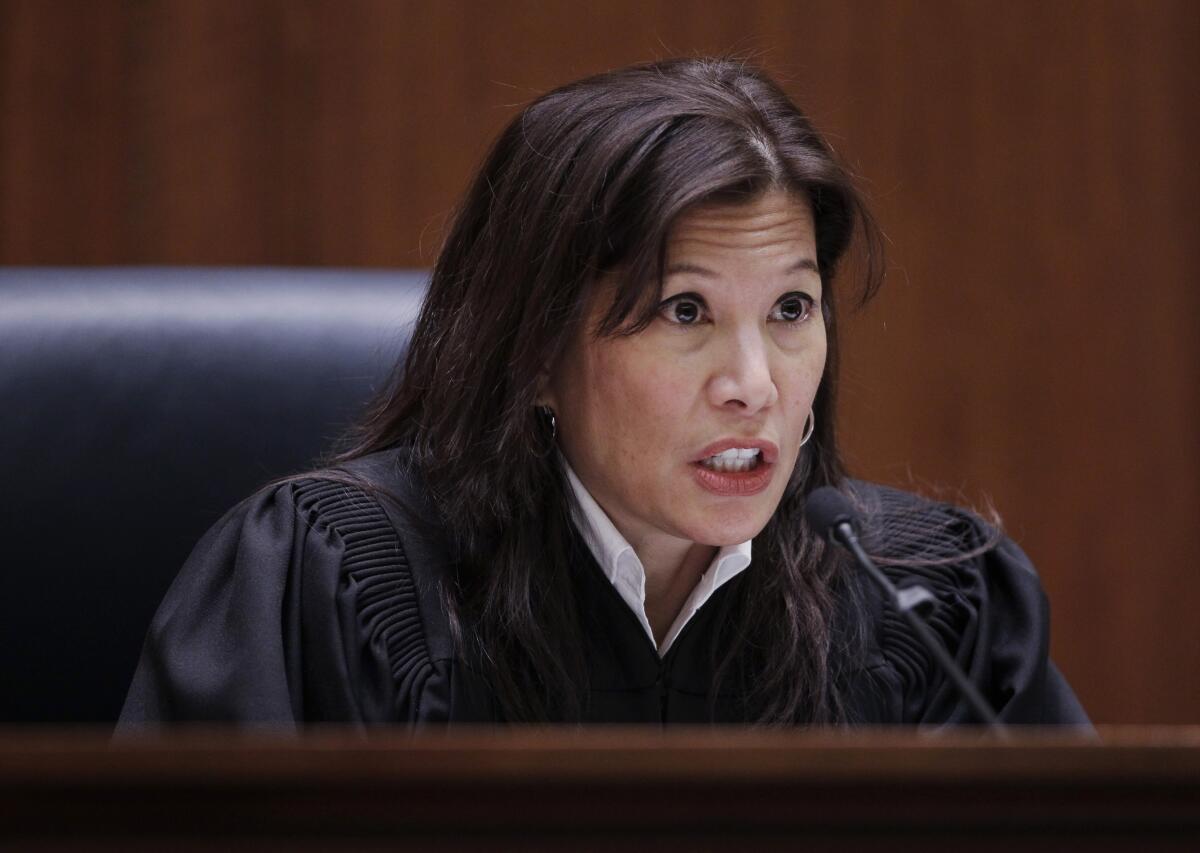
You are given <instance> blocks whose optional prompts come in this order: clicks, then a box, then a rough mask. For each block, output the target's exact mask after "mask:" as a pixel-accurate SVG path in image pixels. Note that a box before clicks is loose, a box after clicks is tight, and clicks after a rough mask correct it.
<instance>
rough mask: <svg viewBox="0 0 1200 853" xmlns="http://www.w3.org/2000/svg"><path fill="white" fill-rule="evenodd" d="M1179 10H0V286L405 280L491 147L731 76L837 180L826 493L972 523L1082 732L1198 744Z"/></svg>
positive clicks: (713, 4)
mask: <svg viewBox="0 0 1200 853" xmlns="http://www.w3.org/2000/svg"><path fill="white" fill-rule="evenodd" d="M1197 44H1200V5H1198V4H1195V3H1192V2H1188V0H1180V2H1168V0H1157V2H1052V3H1042V2H1031V0H1017V2H1006V3H991V4H984V3H973V2H886V3H885V2H853V3H844V2H803V3H801V2H784V1H783V0H778V2H773V1H772V0H744V2H739V3H727V2H723V0H684V2H670V3H668V2H634V1H633V0H614V1H613V2H587V3H585V2H511V3H503V4H485V3H474V2H465V0H459V1H458V2H436V3H435V2H389V1H388V0H360V1H359V2H349V3H340V2H332V0H328V2H318V1H317V0H264V2H255V3H243V2H238V0H209V1H208V2H192V1H191V0H158V2H116V0H100V2H87V0H79V2H54V3H49V2H38V0H3V2H0V107H2V110H3V113H2V115H3V122H2V124H0V262H3V263H8V264H26V263H34V264H115V263H164V264H287V265H332V266H341V265H347V266H420V265H427V264H428V263H430V261H431V260H432V258H433V257H434V256H435V254H436V251H437V247H438V243H439V239H440V234H441V228H442V225H443V223H444V222H445V220H446V217H447V216H448V215H449V213H450V211H452V209H453V206H454V204H455V200H456V198H457V196H458V194H459V193H460V192H461V191H462V189H463V187H464V186H465V184H466V181H467V179H468V177H469V175H470V173H471V171H472V169H473V168H474V166H475V164H476V163H477V162H478V161H479V159H480V158H481V156H482V155H483V153H484V151H485V150H486V146H487V144H488V142H489V141H490V139H491V138H492V137H493V136H494V135H495V134H496V133H497V132H498V130H499V129H500V127H501V126H502V125H503V124H504V122H505V121H506V120H507V119H508V118H510V117H511V116H512V115H513V114H514V113H515V111H516V110H517V109H518V108H519V106H520V105H521V104H522V103H524V102H525V101H527V100H528V99H530V98H531V97H533V96H535V95H536V94H538V93H539V92H541V91H544V90H545V89H547V88H549V87H552V86H555V85H558V84H561V83H564V82H566V81H569V80H571V79H574V78H576V77H579V76H582V75H584V74H588V73H591V72H594V71H599V70H602V69H606V68H612V67H618V66H621V65H624V64H627V63H630V62H634V61H640V60H646V59H652V58H656V57H663V56H669V55H675V54H692V53H711V52H720V51H729V50H733V51H740V52H743V53H749V54H751V55H753V56H755V57H756V58H757V60H758V61H759V62H760V63H761V64H763V65H764V66H765V67H766V68H767V69H768V70H770V71H771V72H773V73H774V74H776V75H777V76H778V77H779V79H781V81H783V82H784V84H785V87H786V88H787V89H788V91H789V92H790V93H791V94H792V95H793V96H794V97H795V98H796V99H797V101H798V102H799V103H800V104H801V105H802V106H804V107H805V108H806V109H807V110H808V111H809V112H810V113H811V114H812V115H813V117H814V118H815V120H816V121H817V123H818V125H819V126H820V127H822V128H823V129H824V130H825V131H826V132H827V133H828V134H829V136H830V138H831V140H832V141H833V143H834V145H835V146H836V148H837V149H838V151H839V153H840V154H841V155H842V157H843V158H844V159H845V160H846V161H847V162H848V163H849V164H851V166H852V167H853V169H854V170H855V171H856V173H858V174H860V175H861V176H862V179H863V181H864V185H865V186H866V187H867V189H868V191H869V192H870V194H871V196H872V198H873V202H874V208H875V210H876V212H877V214H878V217H879V219H880V221H881V223H882V225H883V226H884V229H885V230H886V232H887V234H888V236H889V238H890V247H889V249H890V265H889V267H890V276H889V282H888V285H887V287H886V288H885V290H884V293H883V294H882V295H881V297H880V298H879V299H878V301H877V302H876V303H875V304H874V305H873V306H872V307H870V308H869V309H868V310H867V311H866V312H865V313H863V314H862V315H860V316H859V318H858V319H857V321H856V322H855V323H854V324H853V325H852V326H851V329H850V334H849V335H848V339H847V351H848V356H847V359H846V372H845V389H846V391H845V395H844V401H845V405H844V409H843V423H842V425H843V428H844V434H845V445H846V447H847V448H848V451H849V459H850V462H851V464H852V466H853V469H854V470H855V471H856V473H858V474H860V475H862V476H866V477H868V478H872V479H877V480H883V481H886V482H891V483H898V484H901V485H912V484H918V485H921V484H938V485H940V486H943V487H948V488H949V489H950V490H951V494H956V493H959V494H961V495H962V497H963V498H964V499H966V500H968V501H972V502H975V503H979V502H981V501H982V500H983V499H984V496H985V495H986V496H990V499H991V501H992V502H993V503H994V504H995V506H996V507H997V508H998V509H999V511H1000V512H1001V514H1002V515H1003V517H1004V519H1005V521H1006V524H1007V527H1008V529H1009V531H1010V532H1011V533H1012V534H1013V535H1014V536H1015V538H1016V539H1017V540H1018V541H1019V542H1020V543H1021V544H1022V545H1023V546H1024V547H1025V548H1026V550H1027V551H1028V552H1029V553H1030V554H1031V556H1032V557H1033V558H1034V561H1035V562H1036V564H1037V565H1038V566H1039V569H1040V571H1041V574H1042V577H1043V579H1044V582H1045V585H1046V589H1047V592H1048V594H1049V597H1050V599H1051V601H1052V603H1053V608H1054V654H1055V657H1056V659H1057V661H1058V662H1059V664H1060V665H1061V667H1062V669H1063V670H1064V671H1065V672H1066V674H1067V676H1068V677H1069V678H1070V680H1071V681H1072V683H1073V684H1074V685H1075V686H1076V688H1077V690H1078V692H1079V694H1080V696H1081V698H1082V699H1083V701H1084V704H1085V705H1086V706H1087V707H1088V709H1089V710H1090V711H1091V713H1092V714H1093V715H1094V716H1095V718H1096V719H1097V720H1099V721H1105V722H1183V721H1188V720H1191V721H1196V720H1200V636H1198V634H1197V631H1196V629H1195V627H1194V624H1193V623H1194V617H1193V615H1192V614H1193V610H1194V602H1195V601H1196V600H1197V598H1200V575H1198V574H1197V572H1196V568H1197V564H1198V563H1200V560H1198V557H1200V546H1198V545H1197V533H1198V531H1197V529H1196V528H1197V525H1196V519H1197V518H1198V517H1200V442H1197V440H1196V438H1195V424H1196V423H1197V421H1198V415H1200V390H1198V389H1200V335H1197V334H1196V332H1195V331H1194V330H1193V328H1192V327H1193V326H1194V324H1195V323H1196V321H1197V319H1200V289H1198V288H1197V287H1196V286H1195V285H1194V283H1193V278H1194V275H1195V270H1196V269H1197V268H1200V249H1198V245H1200V244H1198V243H1197V239H1196V237H1197V225H1198V224H1200V223H1198V220H1200V215H1198V210H1197V206H1198V202H1197V199H1198V198H1200V175H1198V169H1197V167H1196V165H1195V158H1194V152H1195V151H1196V150H1197V149H1198V148H1200V100H1198V99H1197V98H1196V92H1197V91H1200V67H1198V66H1200V63H1198V62H1197V60H1196V58H1195V52H1196V46H1197Z"/></svg>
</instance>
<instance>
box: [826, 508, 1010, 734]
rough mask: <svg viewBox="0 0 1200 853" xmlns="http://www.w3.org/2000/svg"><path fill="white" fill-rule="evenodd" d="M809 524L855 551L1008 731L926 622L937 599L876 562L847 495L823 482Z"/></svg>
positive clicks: (959, 683) (966, 694)
mask: <svg viewBox="0 0 1200 853" xmlns="http://www.w3.org/2000/svg"><path fill="white" fill-rule="evenodd" d="M804 514H805V517H806V518H807V519H808V524H809V526H810V527H811V528H812V529H813V530H815V531H816V532H817V533H820V534H821V535H823V536H825V537H826V538H827V539H829V541H830V542H833V543H836V544H838V545H841V546H842V547H843V548H846V549H847V550H848V551H849V552H850V553H851V554H853V555H854V559H855V562H857V563H858V565H859V566H860V567H861V568H862V569H863V571H865V572H866V573H867V574H868V575H869V576H870V577H871V579H872V580H873V581H875V583H876V584H877V585H878V586H879V588H880V589H882V590H883V592H884V595H886V596H887V597H888V600H889V601H891V603H892V605H893V606H894V607H895V608H896V610H897V611H898V612H899V613H900V615H901V617H903V619H904V621H905V622H907V623H908V626H909V627H910V628H911V629H912V631H913V633H914V634H916V635H917V638H918V639H919V640H920V641H921V644H922V645H923V646H925V648H926V649H927V650H928V651H929V653H930V654H931V655H933V658H934V660H936V661H937V662H938V665H939V666H941V668H942V670H943V671H944V672H945V673H946V675H948V676H949V677H950V680H951V681H953V682H954V684H955V686H956V687H958V690H959V692H960V693H962V695H963V698H965V699H966V700H967V704H968V705H970V706H971V710H972V711H973V712H974V713H975V716H976V717H977V718H978V719H979V721H980V722H982V723H986V724H987V725H988V726H989V727H990V728H991V729H992V731H994V732H996V733H997V734H1000V735H1002V736H1004V735H1006V730H1005V728H1004V724H1003V723H1001V722H1000V719H999V718H998V717H997V716H996V712H995V711H994V710H992V707H991V706H990V705H989V704H988V702H987V700H986V699H984V698H983V694H981V693H980V692H979V690H978V689H977V688H976V687H975V685H974V684H972V683H971V682H970V681H969V680H968V679H967V676H966V674H965V673H963V671H962V668H961V667H959V665H958V664H957V663H956V662H955V661H954V658H952V657H950V653H949V652H947V651H946V647H945V646H943V645H942V643H941V641H940V640H938V638H937V637H936V636H934V633H933V631H931V630H930V628H929V626H928V625H926V624H925V620H926V619H928V618H929V617H930V616H932V615H933V613H934V611H935V610H936V609H937V599H936V598H934V597H933V594H932V593H930V592H929V590H927V589H925V588H924V587H923V586H919V585H912V586H907V587H905V588H904V589H897V588H896V585H895V584H893V583H892V581H891V579H890V578H888V576H887V575H885V574H884V573H883V572H882V571H880V569H879V567H878V566H876V565H875V562H874V561H873V560H872V559H871V558H870V556H869V555H868V554H867V552H866V551H864V550H863V547H862V545H861V544H859V541H858V533H857V532H856V531H855V522H857V521H858V513H857V512H856V511H855V509H854V506H853V505H852V504H851V503H850V501H849V500H847V498H846V496H845V495H843V494H842V493H841V492H839V491H838V490H837V489H835V488H834V487H833V486H822V487H821V488H819V489H815V490H813V492H812V494H810V495H809V496H808V500H807V501H806V503H805V508H804Z"/></svg>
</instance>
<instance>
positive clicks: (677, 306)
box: [662, 299, 704, 326]
mask: <svg viewBox="0 0 1200 853" xmlns="http://www.w3.org/2000/svg"><path fill="white" fill-rule="evenodd" d="M662 312H663V315H664V316H665V317H666V319H667V321H668V322H671V323H675V324H676V325H678V326H692V325H695V324H696V323H698V322H700V320H701V319H702V318H703V316H704V307H703V306H702V305H701V304H700V303H699V302H697V301H696V300H695V299H673V300H671V301H670V302H668V303H667V304H666V305H664V306H663V308H662Z"/></svg>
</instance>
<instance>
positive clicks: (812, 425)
mask: <svg viewBox="0 0 1200 853" xmlns="http://www.w3.org/2000/svg"><path fill="white" fill-rule="evenodd" d="M816 428H817V416H816V413H815V412H813V410H812V409H809V410H808V417H807V418H805V420H804V438H802V439H800V446H801V447H803V446H804V445H806V444H808V440H809V439H810V438H812V434H813V430H814V429H816Z"/></svg>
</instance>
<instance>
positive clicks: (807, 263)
mask: <svg viewBox="0 0 1200 853" xmlns="http://www.w3.org/2000/svg"><path fill="white" fill-rule="evenodd" d="M795 272H813V273H817V274H818V275H820V273H821V271H820V270H819V269H818V268H817V262H816V261H814V260H813V259H812V258H801V259H800V260H798V261H796V263H794V264H792V265H791V266H790V267H788V268H787V269H786V270H784V271H783V274H784V275H790V274H792V273H795ZM684 273H687V274H691V275H698V276H701V277H702V278H720V275H719V274H718V273H715V272H713V271H712V270H710V269H707V268H705V267H701V266H697V265H696V264H686V263H685V264H671V265H670V266H669V267H667V275H668V276H672V275H677V274H684Z"/></svg>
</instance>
